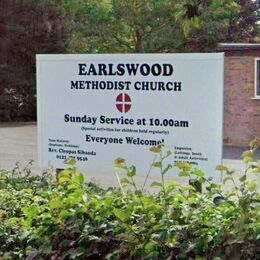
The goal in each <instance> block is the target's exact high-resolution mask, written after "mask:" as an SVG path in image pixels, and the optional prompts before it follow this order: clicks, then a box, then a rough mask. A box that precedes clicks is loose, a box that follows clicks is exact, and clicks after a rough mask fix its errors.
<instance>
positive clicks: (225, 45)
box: [218, 43, 260, 51]
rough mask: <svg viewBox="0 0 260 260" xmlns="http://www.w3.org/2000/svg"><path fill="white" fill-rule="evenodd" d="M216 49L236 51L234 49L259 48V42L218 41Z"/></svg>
mask: <svg viewBox="0 0 260 260" xmlns="http://www.w3.org/2000/svg"><path fill="white" fill-rule="evenodd" d="M218 50H221V51H232V50H234V51H236V50H260V44H259V43H219V44H218Z"/></svg>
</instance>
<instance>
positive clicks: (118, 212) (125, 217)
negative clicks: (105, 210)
mask: <svg viewBox="0 0 260 260" xmlns="http://www.w3.org/2000/svg"><path fill="white" fill-rule="evenodd" d="M113 213H114V214H115V216H116V217H117V218H118V219H119V220H120V221H122V222H123V223H127V222H128V221H129V220H130V218H131V215H132V211H130V210H128V209H126V210H122V209H117V208H115V209H113Z"/></svg>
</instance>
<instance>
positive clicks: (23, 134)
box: [0, 123, 260, 187]
mask: <svg viewBox="0 0 260 260" xmlns="http://www.w3.org/2000/svg"><path fill="white" fill-rule="evenodd" d="M245 149H246V148H245V147H239V148H234V147H224V150H223V156H224V159H223V164H224V165H226V166H228V167H229V168H231V169H234V170H236V171H237V172H241V171H244V170H245V166H244V164H243V161H242V160H241V153H242V151H244V150H245ZM257 156H258V158H259V160H260V151H258V154H257ZM30 161H33V163H32V166H31V170H32V172H33V173H36V174H41V172H42V170H41V169H39V168H38V166H37V124H36V123H12V124H10V123H9V124H3V123H2V124H0V169H5V170H11V169H13V168H14V167H15V166H16V164H17V163H18V164H19V165H20V167H21V168H23V167H25V166H26V165H27V164H28V163H29V162H30ZM238 177H239V174H238V175H237V178H238ZM87 178H88V179H90V180H92V181H95V182H97V183H98V184H101V185H102V186H104V187H108V186H115V185H117V180H116V177H115V176H113V177H111V176H100V175H99V176H95V175H87ZM253 178H257V177H255V176H253ZM137 179H138V182H140V183H142V182H143V180H144V179H143V178H142V177H140V178H137ZM259 179H260V178H258V182H259V181H260V180H259ZM151 181H154V179H151V180H150V182H151Z"/></svg>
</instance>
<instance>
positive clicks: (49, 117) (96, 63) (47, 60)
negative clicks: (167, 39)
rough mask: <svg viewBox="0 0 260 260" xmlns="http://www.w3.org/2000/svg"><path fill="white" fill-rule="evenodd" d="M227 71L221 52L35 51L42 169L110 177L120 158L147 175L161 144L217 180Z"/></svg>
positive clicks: (174, 155)
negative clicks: (73, 165)
mask: <svg viewBox="0 0 260 260" xmlns="http://www.w3.org/2000/svg"><path fill="white" fill-rule="evenodd" d="M223 70H224V55H223V54H222V53H211V54H95V55H37V91H38V94H37V98H38V128H39V129H38V131H39V133H38V137H39V140H38V141H39V163H40V166H41V167H48V166H50V165H52V166H54V167H56V168H65V167H66V166H65V165H64V159H66V158H68V157H74V158H75V159H76V161H77V166H78V167H79V168H80V169H83V170H86V171H87V172H94V173H96V174H97V175H98V174H99V173H102V174H107V175H109V174H112V173H113V164H114V160H115V159H116V158H117V157H123V158H125V159H126V160H127V163H128V164H129V165H136V166H137V169H139V171H138V174H140V175H142V174H143V175H145V174H146V173H147V169H149V165H150V164H151V162H152V160H153V156H154V155H153V154H152V153H151V152H149V148H150V147H151V146H155V145H157V144H160V143H164V144H166V145H167V146H169V147H171V149H172V151H173V158H172V161H174V162H179V161H188V162H190V163H191V164H193V166H194V167H196V168H199V169H202V170H205V171H206V172H207V173H208V175H211V176H212V177H213V178H214V177H215V179H216V180H219V179H220V177H219V175H217V176H218V177H216V172H215V167H216V165H218V164H220V163H221V158H222V124H223V82H224V79H223V76H224V71H223ZM151 174H153V172H152V173H151ZM154 174H158V172H157V173H154Z"/></svg>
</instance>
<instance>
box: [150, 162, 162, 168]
mask: <svg viewBox="0 0 260 260" xmlns="http://www.w3.org/2000/svg"><path fill="white" fill-rule="evenodd" d="M152 166H153V167H156V168H162V162H154V163H153V164H152Z"/></svg>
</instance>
